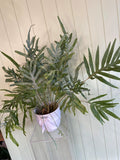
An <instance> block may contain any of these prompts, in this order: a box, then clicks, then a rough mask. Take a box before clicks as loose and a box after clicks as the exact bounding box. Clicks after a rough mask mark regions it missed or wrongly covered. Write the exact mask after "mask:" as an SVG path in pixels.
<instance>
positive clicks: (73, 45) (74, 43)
mask: <svg viewBox="0 0 120 160" xmlns="http://www.w3.org/2000/svg"><path fill="white" fill-rule="evenodd" d="M76 43H77V38H76V39H75V40H74V42H73V44H72V46H71V48H70V49H69V52H71V51H72V50H73V48H74V47H75V45H76Z"/></svg>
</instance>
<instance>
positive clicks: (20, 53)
mask: <svg viewBox="0 0 120 160" xmlns="http://www.w3.org/2000/svg"><path fill="white" fill-rule="evenodd" d="M15 52H16V53H18V54H19V55H21V56H24V57H26V54H25V53H23V52H20V51H16V50H15Z"/></svg>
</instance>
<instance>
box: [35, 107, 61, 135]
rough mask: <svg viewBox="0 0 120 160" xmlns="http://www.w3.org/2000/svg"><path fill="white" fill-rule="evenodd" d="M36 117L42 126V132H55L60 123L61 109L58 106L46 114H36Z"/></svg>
mask: <svg viewBox="0 0 120 160" xmlns="http://www.w3.org/2000/svg"><path fill="white" fill-rule="evenodd" d="M36 117H37V121H38V123H39V125H40V126H41V128H42V133H44V131H47V132H53V131H55V130H56V129H57V128H58V127H59V125H60V121H61V111H60V108H59V107H58V108H57V109H56V110H55V111H53V112H51V113H49V114H45V115H38V114H36Z"/></svg>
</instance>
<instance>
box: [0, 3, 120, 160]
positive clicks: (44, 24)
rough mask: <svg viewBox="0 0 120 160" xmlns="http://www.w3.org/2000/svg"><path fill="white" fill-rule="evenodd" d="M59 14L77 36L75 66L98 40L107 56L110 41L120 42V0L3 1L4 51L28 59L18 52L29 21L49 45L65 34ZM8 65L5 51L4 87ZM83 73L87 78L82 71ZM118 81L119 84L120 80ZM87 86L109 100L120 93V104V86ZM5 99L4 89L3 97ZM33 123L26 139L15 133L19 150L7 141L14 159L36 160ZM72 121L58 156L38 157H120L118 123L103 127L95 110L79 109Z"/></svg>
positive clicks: (0, 61)
mask: <svg viewBox="0 0 120 160" xmlns="http://www.w3.org/2000/svg"><path fill="white" fill-rule="evenodd" d="M58 15H59V16H60V18H61V20H62V22H63V24H64V25H65V27H66V29H67V30H68V31H69V32H73V33H74V34H75V35H77V37H78V45H77V47H76V51H77V54H76V55H75V56H74V62H73V63H72V65H73V68H74V66H75V65H77V64H78V63H80V62H81V59H82V57H83V54H85V55H87V48H88V47H90V48H91V50H92V51H93V57H94V53H95V50H96V48H97V45H98V44H99V46H100V56H102V54H103V52H104V50H105V48H106V46H107V44H108V42H109V41H113V40H114V38H117V46H118V45H119V43H120V0H0V50H2V51H4V52H5V53H7V54H9V55H10V56H12V57H14V58H15V59H16V60H18V62H19V63H23V62H24V61H23V59H20V58H19V56H18V55H16V54H15V53H14V50H22V49H23V43H25V40H26V36H27V32H28V29H29V27H30V25H31V24H35V26H34V28H33V30H32V34H33V35H34V34H35V35H37V36H39V37H40V46H43V45H45V44H48V45H49V44H50V42H53V41H54V40H55V39H58V36H59V34H60V33H61V30H60V27H59V23H58V21H57V16H58ZM3 65H4V66H12V64H11V63H10V62H8V61H7V60H6V59H5V58H4V57H3V56H2V55H0V88H7V87H8V85H7V84H6V83H5V82H4V72H3V71H2V66H3ZM81 73H82V74H81V77H82V78H84V77H85V75H84V72H83V70H82V71H81ZM113 83H115V84H116V85H118V86H119V87H120V82H113ZM88 84H89V85H90V87H91V89H92V94H93V95H98V94H103V93H108V98H111V97H116V102H120V101H119V97H120V90H114V89H111V88H110V87H107V86H105V85H101V83H99V82H98V81H93V82H91V81H89V82H88ZM2 99H3V95H2V93H0V100H2ZM87 107H88V110H89V106H87ZM119 107H120V105H118V107H116V108H115V109H114V112H115V113H117V114H118V115H120V108H119ZM89 111H90V110H89ZM34 125H35V123H33V124H31V123H30V122H29V121H28V123H27V127H26V130H27V136H26V137H25V136H23V134H22V133H21V132H20V131H15V133H14V135H15V137H16V138H17V140H18V142H19V144H20V146H19V147H18V148H17V147H16V146H15V145H14V144H13V143H12V142H11V141H10V140H9V139H6V143H7V146H8V149H9V152H10V155H11V157H12V160H28V159H29V160H35V156H34V153H33V150H34V149H32V147H31V144H30V138H31V135H32V132H33V128H34ZM67 125H68V127H69V128H70V131H69V134H68V136H67V141H65V142H64V141H63V142H61V147H60V148H59V151H57V152H58V153H57V154H56V157H53V153H56V150H55V149H54V150H53V153H51V151H50V150H49V152H47V153H46V154H47V156H45V157H42V158H39V159H40V160H59V153H60V154H63V156H64V158H63V159H64V160H68V159H70V158H71V160H120V122H119V121H116V120H114V119H112V118H110V122H107V123H106V124H105V125H104V126H101V124H100V123H99V122H97V120H96V119H95V118H94V117H93V116H92V114H91V112H90V113H89V114H88V115H86V116H84V115H82V114H81V113H80V112H77V116H76V117H74V116H73V115H72V114H71V115H70V114H67ZM36 132H37V131H36ZM3 134H4V131H3ZM4 136H5V135H4ZM37 145H38V144H36V146H37ZM65 146H66V147H68V148H69V149H68V148H65ZM34 147H35V144H34ZM47 148H48V146H47V145H46V146H44V147H43V144H42V143H39V147H36V148H35V149H36V151H37V153H39V152H40V153H41V155H42V154H43V155H45V154H44V153H45V150H46V149H47ZM51 148H52V146H51ZM57 155H58V156H57Z"/></svg>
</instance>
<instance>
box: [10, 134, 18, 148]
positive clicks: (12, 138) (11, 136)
mask: <svg viewBox="0 0 120 160" xmlns="http://www.w3.org/2000/svg"><path fill="white" fill-rule="evenodd" d="M9 136H10V139H11V140H12V142H13V143H14V144H15V145H16V146H19V144H18V142H17V141H16V139H15V138H14V137H13V135H12V133H11V132H9Z"/></svg>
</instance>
